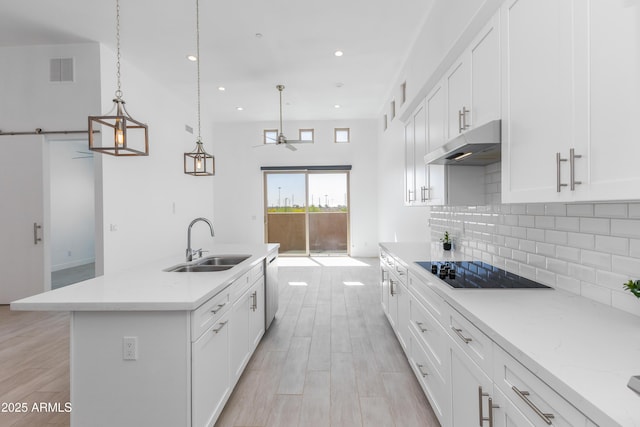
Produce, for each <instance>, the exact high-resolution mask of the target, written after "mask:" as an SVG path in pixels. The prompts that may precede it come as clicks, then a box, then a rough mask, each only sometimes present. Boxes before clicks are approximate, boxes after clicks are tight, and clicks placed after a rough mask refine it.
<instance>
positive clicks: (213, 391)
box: [191, 314, 231, 426]
mask: <svg viewBox="0 0 640 427" xmlns="http://www.w3.org/2000/svg"><path fill="white" fill-rule="evenodd" d="M191 352H192V353H191V360H192V361H191V363H192V366H191V390H192V392H191V394H192V396H191V407H192V410H191V413H192V425H193V426H211V425H213V423H214V422H215V420H216V419H217V417H218V415H220V412H222V408H223V406H224V403H225V402H226V399H227V397H228V396H229V394H230V392H231V383H230V379H229V316H228V314H225V315H224V316H222V317H221V318H219V319H218V321H217V322H216V323H214V324H213V325H212V326H211V327H210V328H209V329H207V330H206V331H205V332H203V333H202V336H201V337H200V338H198V340H197V341H196V342H194V343H193V344H192V350H191Z"/></svg>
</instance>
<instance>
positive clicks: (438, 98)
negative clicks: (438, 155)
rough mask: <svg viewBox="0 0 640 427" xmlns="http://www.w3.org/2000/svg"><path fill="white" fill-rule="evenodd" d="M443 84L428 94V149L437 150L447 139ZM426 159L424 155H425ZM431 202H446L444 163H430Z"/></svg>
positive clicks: (441, 203)
mask: <svg viewBox="0 0 640 427" xmlns="http://www.w3.org/2000/svg"><path fill="white" fill-rule="evenodd" d="M444 92H445V90H444V86H443V85H442V84H438V85H436V87H435V88H434V89H433V90H432V91H431V93H430V94H429V95H427V100H426V109H427V145H428V151H433V150H436V149H438V148H440V147H442V145H443V144H444V143H445V142H446V141H447V108H446V106H447V104H446V97H445V94H444ZM423 161H424V156H423ZM428 174H429V179H428V183H429V190H428V192H427V196H428V197H429V204H433V205H443V204H445V203H446V190H445V189H446V180H445V166H444V165H429V167H428Z"/></svg>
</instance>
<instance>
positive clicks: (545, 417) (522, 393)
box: [511, 386, 554, 425]
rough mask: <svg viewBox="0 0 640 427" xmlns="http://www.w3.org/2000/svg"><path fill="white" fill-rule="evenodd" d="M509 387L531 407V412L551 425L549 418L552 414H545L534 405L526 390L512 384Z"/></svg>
mask: <svg viewBox="0 0 640 427" xmlns="http://www.w3.org/2000/svg"><path fill="white" fill-rule="evenodd" d="M511 389H512V390H513V391H514V392H515V393H516V394H517V395H518V397H520V399H522V400H524V402H525V403H526V404H527V405H529V407H530V408H531V409H533V412H535V413H536V414H537V415H538V416H539V417H540V418H542V420H543V421H544V422H545V423H547V425H551V423H552V421H551V420H552V419H553V418H554V416H553V414H545V413H544V412H542V411H541V410H540V409H539V408H538V407H537V406H536V405H534V404H533V402H532V401H530V400H529V399H528V398H527V396H529V392H528V391H520V390H518V388H517V387H516V386H512V387H511Z"/></svg>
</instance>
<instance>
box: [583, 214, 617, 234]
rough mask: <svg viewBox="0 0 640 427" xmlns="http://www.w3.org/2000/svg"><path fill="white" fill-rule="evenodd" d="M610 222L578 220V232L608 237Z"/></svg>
mask: <svg viewBox="0 0 640 427" xmlns="http://www.w3.org/2000/svg"><path fill="white" fill-rule="evenodd" d="M610 225H611V222H610V220H609V219H607V218H580V232H581V233H591V234H605V235H608V234H609V233H610V230H611V227H610Z"/></svg>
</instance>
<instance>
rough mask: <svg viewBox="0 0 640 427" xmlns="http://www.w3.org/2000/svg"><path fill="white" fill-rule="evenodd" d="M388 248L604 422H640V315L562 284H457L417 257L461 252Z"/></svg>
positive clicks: (582, 408) (510, 350) (629, 424)
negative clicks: (633, 382)
mask: <svg viewBox="0 0 640 427" xmlns="http://www.w3.org/2000/svg"><path fill="white" fill-rule="evenodd" d="M380 246H381V247H382V248H383V249H385V250H387V251H388V252H390V253H391V254H392V255H394V256H395V257H396V258H398V259H399V260H400V261H402V262H403V263H404V264H405V265H406V266H407V267H408V268H409V271H410V274H415V275H417V276H419V277H421V278H422V279H423V280H422V281H423V282H425V283H427V285H428V286H430V287H431V288H432V289H433V290H434V291H436V292H437V293H438V294H439V295H440V296H442V297H443V298H444V299H445V300H446V301H447V302H448V303H449V304H450V305H451V306H452V307H454V308H455V309H456V310H457V311H459V312H460V313H461V314H462V315H463V316H465V317H466V318H467V319H469V320H470V321H471V322H472V323H474V324H475V325H476V326H477V327H478V328H479V329H480V330H482V331H483V332H484V333H485V334H486V335H488V336H489V337H490V338H491V339H492V340H493V341H494V342H496V343H497V344H498V345H499V346H500V347H502V348H503V349H504V350H505V351H507V352H508V353H509V354H511V355H512V356H513V357H514V358H515V359H517V360H519V361H520V362H521V363H522V364H524V365H525V366H527V367H528V368H529V370H531V371H532V372H533V373H534V374H535V375H537V376H538V377H539V378H540V379H541V380H542V381H544V382H545V383H547V384H548V385H549V386H550V387H551V388H553V389H554V390H555V391H556V392H558V393H559V394H560V395H562V396H563V397H564V398H565V399H567V400H568V401H570V402H571V403H572V404H573V405H574V406H576V408H578V409H579V410H580V411H581V412H583V413H584V414H585V415H586V416H587V417H588V418H590V419H591V420H592V421H594V422H595V423H596V424H598V425H599V426H603V427H604V426H607V427H609V426H616V425H619V426H624V427H632V426H640V395H639V394H637V393H635V392H634V391H633V390H631V389H629V388H628V387H627V383H628V381H629V379H630V378H631V376H633V375H640V317H637V316H633V315H631V314H628V313H625V312H623V311H620V310H617V309H614V308H612V307H609V306H606V305H603V304H600V303H598V302H595V301H592V300H589V299H587V298H584V297H581V296H579V295H575V294H571V293H568V292H565V291H562V290H558V289H554V290H549V289H521V290H515V289H466V290H465V289H454V288H451V287H450V286H449V285H447V284H446V283H444V282H443V281H441V280H439V279H438V278H437V277H436V276H434V275H432V274H431V273H430V272H427V271H426V270H424V269H423V268H422V267H420V266H418V265H417V264H415V262H416V261H430V260H436V261H439V260H462V258H460V257H459V255H457V254H456V253H455V252H452V253H446V252H444V251H442V250H441V249H439V245H432V244H429V243H381V244H380ZM464 260H469V259H468V258H464ZM638 303H639V304H640V301H638Z"/></svg>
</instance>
